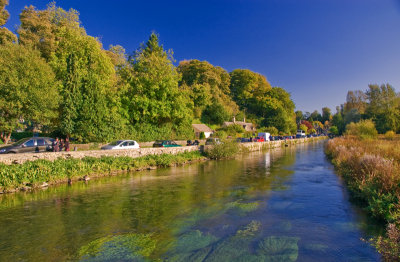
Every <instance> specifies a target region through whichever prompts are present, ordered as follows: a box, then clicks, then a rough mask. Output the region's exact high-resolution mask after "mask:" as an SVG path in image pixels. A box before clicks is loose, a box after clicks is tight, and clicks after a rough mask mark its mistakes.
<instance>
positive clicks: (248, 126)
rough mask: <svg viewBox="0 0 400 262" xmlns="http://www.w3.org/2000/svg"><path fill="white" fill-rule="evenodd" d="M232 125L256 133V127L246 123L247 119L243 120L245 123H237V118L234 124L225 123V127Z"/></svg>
mask: <svg viewBox="0 0 400 262" xmlns="http://www.w3.org/2000/svg"><path fill="white" fill-rule="evenodd" d="M230 125H239V126H242V127H243V128H244V130H245V131H250V132H255V131H256V127H255V126H254V125H253V124H252V123H246V119H245V118H243V121H236V119H235V117H234V118H233V122H224V124H223V125H222V126H223V127H227V126H230Z"/></svg>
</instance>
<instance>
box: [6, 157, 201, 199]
mask: <svg viewBox="0 0 400 262" xmlns="http://www.w3.org/2000/svg"><path fill="white" fill-rule="evenodd" d="M203 159H205V158H204V156H202V155H201V153H199V152H197V151H195V152H186V153H182V154H177V155H170V154H163V155H149V156H145V157H139V158H130V157H101V158H94V157H85V158H82V159H72V158H71V159H58V160H55V161H53V162H52V161H48V160H36V161H32V162H26V163H24V164H18V165H5V164H1V163H0V192H14V191H18V190H30V189H33V188H39V187H42V186H45V185H46V184H48V185H51V184H58V183H66V182H68V181H69V180H70V181H74V180H79V179H84V178H85V177H86V179H87V176H90V177H98V176H107V175H112V174H115V173H118V172H123V171H135V170H143V169H147V168H154V167H168V166H174V165H182V164H185V163H188V162H192V161H200V160H203Z"/></svg>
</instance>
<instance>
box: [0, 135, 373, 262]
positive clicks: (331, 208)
mask: <svg viewBox="0 0 400 262" xmlns="http://www.w3.org/2000/svg"><path fill="white" fill-rule="evenodd" d="M379 230H380V226H379V225H375V224H373V223H372V222H371V221H369V220H368V219H367V218H366V216H365V214H364V213H363V212H362V211H360V210H359V208H357V207H355V206H354V205H353V204H351V203H350V202H349V198H348V194H347V192H346V189H345V187H344V185H343V183H342V181H341V180H340V179H339V178H338V176H337V175H335V173H334V170H333V168H332V166H331V165H330V164H329V163H328V162H327V160H326V159H325V156H324V153H323V143H322V142H317V143H311V144H305V145H298V146H297V147H295V148H282V149H278V150H273V151H269V152H264V153H252V154H248V155H244V156H241V157H239V158H237V159H235V160H224V161H208V162H204V163H199V164H194V165H188V166H184V167H175V168H168V169H159V170H152V171H146V172H136V173H133V174H125V175H120V176H117V177H110V178H102V179H98V180H92V181H89V183H88V184H85V183H83V182H82V183H75V184H74V185H72V186H67V185H65V186H59V187H54V188H49V189H47V190H44V191H39V192H35V193H25V194H24V193H18V194H15V195H5V196H0V261H66V260H72V261H79V260H80V261H153V260H157V259H160V260H162V261H164V260H167V261H379V260H380V257H379V255H378V254H377V253H376V251H375V250H374V248H372V247H371V246H369V245H368V244H366V243H364V242H363V241H361V240H360V238H368V237H370V236H373V235H374V234H376V232H377V231H379Z"/></svg>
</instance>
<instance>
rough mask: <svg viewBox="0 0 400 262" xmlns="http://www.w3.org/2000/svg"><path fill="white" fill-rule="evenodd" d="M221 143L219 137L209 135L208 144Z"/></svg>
mask: <svg viewBox="0 0 400 262" xmlns="http://www.w3.org/2000/svg"><path fill="white" fill-rule="evenodd" d="M221 143H222V142H221V140H220V139H219V138H217V137H209V138H207V140H206V145H219V144H221Z"/></svg>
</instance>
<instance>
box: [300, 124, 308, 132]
mask: <svg viewBox="0 0 400 262" xmlns="http://www.w3.org/2000/svg"><path fill="white" fill-rule="evenodd" d="M299 129H300V130H303V131H304V132H305V133H307V131H308V127H307V126H306V125H304V124H301V125H300V126H299Z"/></svg>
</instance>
